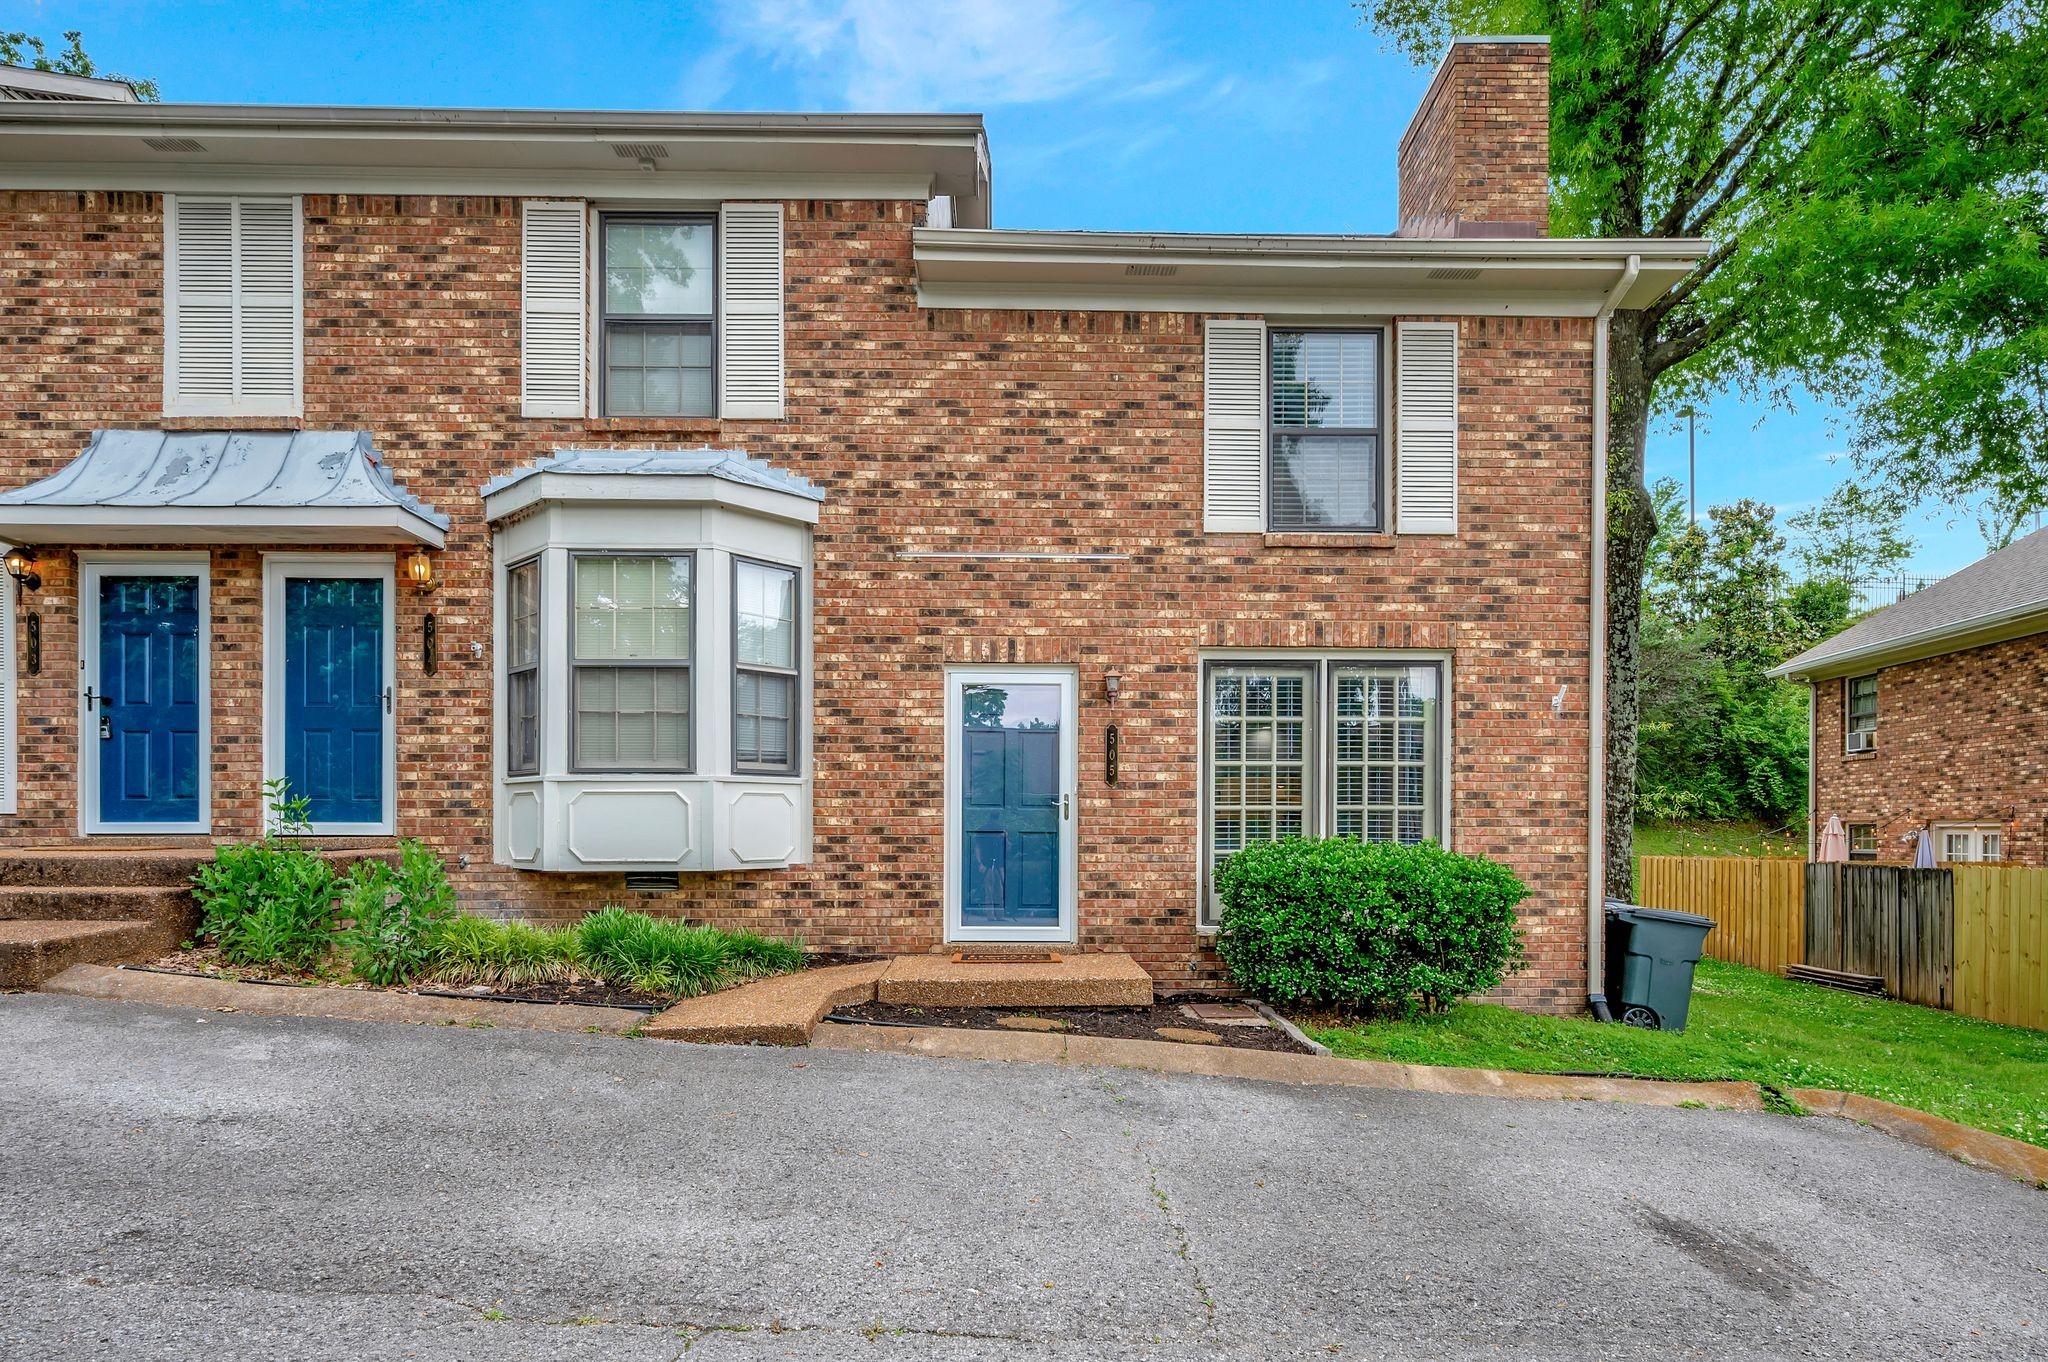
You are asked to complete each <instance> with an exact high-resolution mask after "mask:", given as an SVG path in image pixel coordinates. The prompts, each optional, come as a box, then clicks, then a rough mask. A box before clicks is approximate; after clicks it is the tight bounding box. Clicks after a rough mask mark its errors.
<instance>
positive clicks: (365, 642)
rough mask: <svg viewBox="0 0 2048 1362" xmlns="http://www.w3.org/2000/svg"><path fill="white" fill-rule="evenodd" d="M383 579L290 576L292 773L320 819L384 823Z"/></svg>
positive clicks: (296, 791)
mask: <svg viewBox="0 0 2048 1362" xmlns="http://www.w3.org/2000/svg"><path fill="white" fill-rule="evenodd" d="M384 641H385V583H384V581H383V580H382V579H381V578H378V577H287V578H286V579H285V581H284V697H283V699H284V706H283V708H284V712H283V716H282V718H283V729H284V771H283V774H284V778H285V779H286V780H287V781H289V782H290V791H289V793H290V794H291V795H292V796H293V797H295V798H304V799H307V800H310V801H311V807H310V808H309V809H308V810H307V817H308V818H309V819H310V820H311V821H312V822H313V823H315V824H320V825H334V824H344V825H350V824H352V825H362V826H367V827H378V826H382V825H383V824H384V822H385V821H386V820H385V812H386V811H385V808H384V786H385V779H384V778H385V770H384V763H385V732H386V725H387V724H388V723H390V712H389V704H390V696H389V694H388V691H387V687H388V686H389V685H390V678H389V677H388V676H387V674H386V660H385V655H384V654H385V646H384Z"/></svg>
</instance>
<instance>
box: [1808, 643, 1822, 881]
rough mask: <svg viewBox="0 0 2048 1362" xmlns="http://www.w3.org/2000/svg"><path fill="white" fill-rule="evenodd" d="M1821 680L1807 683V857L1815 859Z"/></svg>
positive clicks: (1818, 792)
mask: <svg viewBox="0 0 2048 1362" xmlns="http://www.w3.org/2000/svg"><path fill="white" fill-rule="evenodd" d="M1819 717H1820V682H1818V681H1808V682H1807V683H1806V859H1807V860H1809V861H1810V860H1812V859H1813V820H1814V819H1815V817H1817V816H1818V814H1819V810H1818V809H1817V808H1815V807H1814V801H1815V800H1816V799H1817V798H1818V797H1819V795H1820V758H1819V755H1818V754H1817V753H1815V751H1814V750H1813V740H1814V739H1815V738H1816V737H1818V736H1819V734H1820V728H1819V726H1818V720H1819Z"/></svg>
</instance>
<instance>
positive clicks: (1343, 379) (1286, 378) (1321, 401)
mask: <svg viewBox="0 0 2048 1362" xmlns="http://www.w3.org/2000/svg"><path fill="white" fill-rule="evenodd" d="M1271 335H1272V342H1271V343H1272V376H1271V378H1270V380H1269V381H1268V383H1267V392H1268V393H1269V395H1270V402H1271V412H1270V416H1271V420H1272V430H1271V432H1270V440H1269V444H1268V446H1267V448H1268V453H1269V460H1270V466H1269V469H1268V472H1267V484H1266V486H1267V491H1266V498H1267V500H1266V523H1267V526H1268V528H1270V529H1274V530H1364V531H1373V530H1378V529H1380V528H1382V526H1383V525H1384V524H1385V517H1384V515H1383V513H1382V511H1381V496H1380V466H1381V462H1382V456H1381V448H1380V333H1379V332H1378V331H1274V332H1272V333H1271Z"/></svg>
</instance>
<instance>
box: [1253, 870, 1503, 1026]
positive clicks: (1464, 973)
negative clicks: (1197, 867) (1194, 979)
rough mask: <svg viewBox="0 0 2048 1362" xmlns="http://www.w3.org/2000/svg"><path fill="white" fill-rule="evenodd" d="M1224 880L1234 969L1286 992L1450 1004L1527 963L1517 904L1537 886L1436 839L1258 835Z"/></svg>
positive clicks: (1378, 1002)
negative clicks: (1394, 841)
mask: <svg viewBox="0 0 2048 1362" xmlns="http://www.w3.org/2000/svg"><path fill="white" fill-rule="evenodd" d="M1216 889H1217V892H1218V894H1219V895H1220V896H1221V897H1222V900H1223V920H1222V929H1221V931H1219V932H1218V934H1217V938H1216V949H1217V951H1218V953H1219V954H1221V955H1222V957H1223V962H1224V964H1225V965H1226V966H1228V968H1229V970H1230V976H1231V978H1232V980H1234V981H1235V982H1236V983H1237V984H1238V986H1239V987H1241V988H1244V989H1246V990H1248V991H1250V992H1252V993H1255V994H1258V995H1259V996H1261V997H1264V998H1268V999H1271V1000H1272V1001H1275V1002H1282V1003H1294V1004H1309V1005H1316V1006H1324V1007H1335V1008H1341V1009H1345V1010H1351V1011H1372V1012H1392V1013H1399V1014H1407V1013H1411V1012H1413V1011H1414V1010H1415V1008H1416V1006H1417V1005H1418V1004H1420V1005H1421V1006H1423V1007H1425V1008H1427V1009H1429V1010H1430V1011H1438V1010H1441V1009H1442V1008H1443V1007H1444V1006H1446V1005H1447V1004H1449V1003H1451V1002H1453V1001H1455V1000H1456V999H1459V998H1463V997H1466V996H1468V995H1470V994H1473V993H1480V992H1483V991H1485V990H1487V989H1489V988H1492V987H1494V986H1495V985H1497V984H1498V983H1500V981H1501V979H1502V978H1503V977H1504V976H1505V975H1506V974H1507V973H1508V972H1509V971H1511V970H1513V969H1515V968H1517V967H1518V966H1519V965H1520V964H1521V963H1522V940H1521V931H1520V928H1519V926H1518V924H1517V922H1516V918H1515V908H1516V905H1518V904H1519V903H1521V901H1522V900H1523V899H1524V898H1526V897H1528V894H1529V890H1528V888H1527V886H1525V885H1524V884H1523V883H1522V882H1521V881H1520V880H1519V879H1517V878H1516V877H1515V875H1514V872H1513V871H1511V870H1509V869H1508V868H1507V867H1506V866H1503V865H1500V864H1498V863H1497V862H1494V861H1489V860H1485V859H1483V858H1481V857H1477V856H1460V855H1457V854H1455V853H1453V852H1449V851H1445V850H1444V849H1443V848H1441V847H1438V846H1436V845H1434V844H1427V843H1426V844H1423V845H1421V846H1395V845H1390V844H1388V843H1384V842H1359V841H1354V840H1352V839H1351V838H1348V837H1329V838H1321V839H1306V838H1288V839H1286V840H1284V841H1278V842H1262V843H1257V844H1254V845H1252V846H1249V847H1246V848H1245V849H1244V850H1242V851H1240V852H1237V853H1236V854H1235V855H1233V856H1231V857H1229V858H1228V859H1227V860H1225V861H1223V863H1222V864H1220V865H1219V866H1218V867H1217V868H1216Z"/></svg>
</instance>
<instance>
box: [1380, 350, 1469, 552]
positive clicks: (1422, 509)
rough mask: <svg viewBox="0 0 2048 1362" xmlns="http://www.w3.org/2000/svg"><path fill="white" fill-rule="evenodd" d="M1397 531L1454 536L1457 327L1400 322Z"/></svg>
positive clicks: (1396, 393) (1396, 364) (1396, 394)
mask: <svg viewBox="0 0 2048 1362" xmlns="http://www.w3.org/2000/svg"><path fill="white" fill-rule="evenodd" d="M1394 401H1395V413H1394V420H1395V434H1394V495H1395V504H1396V506H1397V508H1398V510H1397V513H1396V522H1395V528H1396V530H1397V531H1398V532H1399V533H1401V534H1456V533H1457V532H1458V324H1457V323H1456V322H1403V323H1401V325H1400V328H1399V330H1398V331H1397V332H1396V335H1395V342H1394Z"/></svg>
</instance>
